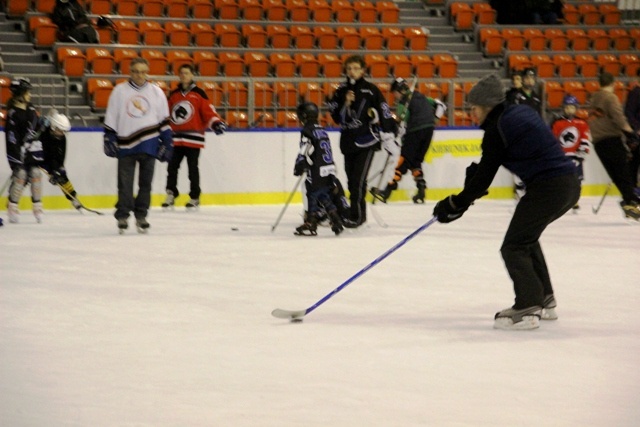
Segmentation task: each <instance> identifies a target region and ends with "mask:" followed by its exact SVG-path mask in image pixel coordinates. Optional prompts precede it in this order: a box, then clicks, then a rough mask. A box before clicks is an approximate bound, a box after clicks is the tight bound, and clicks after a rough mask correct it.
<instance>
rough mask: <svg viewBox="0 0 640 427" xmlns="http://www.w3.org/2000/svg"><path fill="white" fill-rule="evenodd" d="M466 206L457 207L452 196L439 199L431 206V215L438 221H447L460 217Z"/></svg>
mask: <svg viewBox="0 0 640 427" xmlns="http://www.w3.org/2000/svg"><path fill="white" fill-rule="evenodd" d="M467 209H468V208H467V207H465V208H458V207H457V206H456V205H455V204H454V203H453V200H452V196H449V197H447V198H446V199H443V200H440V201H439V202H438V203H437V204H436V206H435V207H434V208H433V216H435V217H437V218H438V221H439V222H442V223H445V224H446V223H449V222H451V221H455V220H456V219H458V218H460V217H461V216H462V214H463V213H465V212H466V211H467Z"/></svg>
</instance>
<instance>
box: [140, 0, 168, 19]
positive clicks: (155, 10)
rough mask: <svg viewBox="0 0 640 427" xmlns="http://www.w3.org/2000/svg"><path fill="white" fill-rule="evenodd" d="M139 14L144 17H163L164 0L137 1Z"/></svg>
mask: <svg viewBox="0 0 640 427" xmlns="http://www.w3.org/2000/svg"><path fill="white" fill-rule="evenodd" d="M139 5H140V14H141V15H142V16H145V17H150V18H153V17H160V16H164V0H139Z"/></svg>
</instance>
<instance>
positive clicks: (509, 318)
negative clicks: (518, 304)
mask: <svg viewBox="0 0 640 427" xmlns="http://www.w3.org/2000/svg"><path fill="white" fill-rule="evenodd" d="M541 315H542V307H540V306H537V305H536V306H533V307H527V308H524V309H522V310H518V309H515V308H506V309H504V310H502V311H500V312H498V313H496V315H495V320H494V323H493V327H494V328H495V329H506V330H513V331H523V330H528V329H536V328H539V327H540V317H541Z"/></svg>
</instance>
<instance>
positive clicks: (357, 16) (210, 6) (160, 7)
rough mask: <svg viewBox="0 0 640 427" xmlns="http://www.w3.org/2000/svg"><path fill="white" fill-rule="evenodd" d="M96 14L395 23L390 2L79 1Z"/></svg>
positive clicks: (50, 4)
mask: <svg viewBox="0 0 640 427" xmlns="http://www.w3.org/2000/svg"><path fill="white" fill-rule="evenodd" d="M8 2H9V3H8V6H7V10H8V14H9V16H22V15H24V14H25V13H26V12H28V11H30V10H33V11H36V12H40V13H51V11H53V8H54V6H55V0H35V1H34V4H31V1H30V0H8ZM79 2H80V3H81V4H84V5H85V7H86V9H87V11H88V12H89V13H92V14H96V15H111V14H114V15H120V16H144V17H170V18H193V19H243V20H251V21H254V20H265V21H291V22H309V21H314V22H344V23H353V22H362V23H374V22H380V23H397V22H398V21H399V17H400V10H399V8H398V6H397V5H396V4H395V3H394V2H393V1H376V2H375V4H374V3H372V2H370V1H368V0H355V1H353V2H351V1H349V0H332V1H326V0H309V1H308V2H307V1H305V0H285V1H283V0H237V1H236V0H215V1H211V0H86V1H83V0H79Z"/></svg>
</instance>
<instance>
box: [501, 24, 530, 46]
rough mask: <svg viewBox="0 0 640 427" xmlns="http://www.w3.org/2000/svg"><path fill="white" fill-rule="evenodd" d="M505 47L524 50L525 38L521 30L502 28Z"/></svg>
mask: <svg viewBox="0 0 640 427" xmlns="http://www.w3.org/2000/svg"><path fill="white" fill-rule="evenodd" d="M502 37H503V38H504V44H505V49H507V50H524V44H525V39H524V36H523V35H522V32H521V31H520V30H518V29H517V28H505V29H503V30H502Z"/></svg>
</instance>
